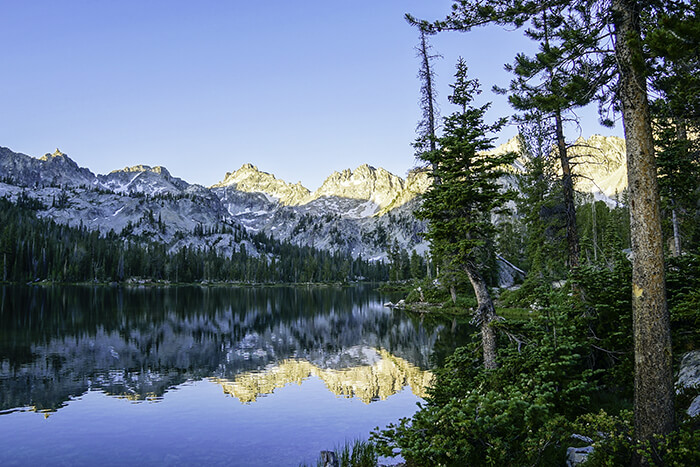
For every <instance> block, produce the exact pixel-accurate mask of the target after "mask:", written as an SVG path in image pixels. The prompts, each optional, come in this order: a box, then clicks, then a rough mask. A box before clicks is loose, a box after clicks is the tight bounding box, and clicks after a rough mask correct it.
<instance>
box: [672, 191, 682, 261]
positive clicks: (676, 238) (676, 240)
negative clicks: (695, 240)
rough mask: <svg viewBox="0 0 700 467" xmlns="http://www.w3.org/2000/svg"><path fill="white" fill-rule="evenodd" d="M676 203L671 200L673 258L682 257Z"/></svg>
mask: <svg viewBox="0 0 700 467" xmlns="http://www.w3.org/2000/svg"><path fill="white" fill-rule="evenodd" d="M675 204H676V203H675V202H674V201H673V200H671V206H673V208H672V209H671V223H672V224H673V253H672V254H673V256H675V257H678V256H680V255H681V229H680V226H679V224H678V215H677V214H676V206H675Z"/></svg>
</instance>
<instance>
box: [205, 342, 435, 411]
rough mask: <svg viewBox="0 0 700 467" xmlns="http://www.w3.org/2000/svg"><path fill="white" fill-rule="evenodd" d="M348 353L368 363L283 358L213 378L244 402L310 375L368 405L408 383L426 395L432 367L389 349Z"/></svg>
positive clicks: (344, 394) (336, 393) (341, 394)
mask: <svg viewBox="0 0 700 467" xmlns="http://www.w3.org/2000/svg"><path fill="white" fill-rule="evenodd" d="M347 353H349V354H354V355H355V358H358V357H359V358H360V359H363V360H365V364H364V365H362V366H353V367H350V368H343V369H340V370H336V369H331V368H328V369H323V368H320V367H318V366H316V365H314V364H313V363H311V362H308V361H306V360H284V361H282V362H280V363H278V364H275V365H269V366H267V367H266V368H264V369H263V370H262V371H259V372H249V373H243V374H241V375H238V376H237V377H236V378H235V379H234V380H227V379H219V378H214V379H213V381H215V382H217V383H218V384H220V385H221V386H222V387H223V390H224V392H225V393H226V394H229V395H231V396H233V397H235V398H236V399H238V400H240V401H241V402H243V403H247V402H254V401H255V400H256V399H257V398H258V396H261V395H265V394H271V393H272V392H273V391H274V390H275V389H278V388H281V387H284V386H286V385H287V384H289V383H297V384H301V382H302V381H303V380H305V379H307V378H309V377H310V376H317V377H318V378H319V379H321V380H322V381H323V382H324V384H325V385H326V387H327V388H328V390H329V391H331V392H332V393H333V394H335V395H336V396H343V397H357V398H358V399H360V400H361V401H362V402H364V403H366V404H369V403H370V402H373V401H377V400H384V399H386V398H387V397H389V396H391V395H394V394H396V393H397V392H399V391H401V390H402V389H403V388H404V387H405V386H407V385H408V386H410V388H411V390H412V391H413V394H415V395H416V396H418V397H425V395H426V387H427V386H428V384H430V381H431V379H432V373H431V372H430V371H429V370H421V369H420V368H418V367H417V366H415V365H412V364H411V363H409V362H407V361H406V360H404V359H402V358H401V357H396V356H394V355H392V354H390V353H389V352H387V351H386V350H379V351H376V350H375V349H372V348H369V347H361V346H357V347H351V348H350V349H347Z"/></svg>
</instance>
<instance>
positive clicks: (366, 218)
mask: <svg viewBox="0 0 700 467" xmlns="http://www.w3.org/2000/svg"><path fill="white" fill-rule="evenodd" d="M514 148H517V141H516V140H511V141H509V142H508V143H506V144H504V145H502V146H501V147H499V148H496V149H495V150H494V152H495V151H506V150H512V149H514ZM572 151H578V152H577V153H576V154H577V155H578V156H579V159H580V161H579V162H580V164H579V165H578V167H577V170H578V173H580V174H582V175H584V177H581V178H580V181H579V183H578V185H577V188H578V189H579V190H581V191H585V192H591V193H594V194H595V196H596V197H597V198H598V199H606V200H609V199H610V197H612V196H614V194H615V193H617V192H620V191H621V190H623V189H624V188H625V186H626V185H625V184H626V180H627V177H626V164H625V151H624V141H623V140H621V139H620V138H616V137H604V136H598V135H594V136H592V137H591V138H589V139H588V140H584V139H582V138H580V139H579V140H578V141H577V142H576V144H575V145H574V148H573V149H572ZM521 167H522V165H521V164H520V163H517V162H516V164H515V167H514V169H515V170H519V169H520V168H521ZM429 185H430V178H429V175H428V174H427V173H426V172H424V171H421V170H414V171H411V172H410V173H409V174H408V175H407V177H406V178H405V179H404V178H401V177H399V176H396V175H394V174H392V173H390V172H388V171H386V170H384V169H382V168H374V167H372V166H370V165H367V164H364V165H361V166H359V167H357V168H356V169H354V170H350V169H345V170H342V171H340V172H333V173H332V174H331V175H330V176H328V178H326V180H325V181H324V182H323V184H322V185H321V186H320V187H319V188H318V189H317V190H315V191H313V192H312V191H310V190H309V189H307V188H306V187H304V186H302V185H301V184H300V183H297V184H290V183H287V182H285V181H283V180H280V179H278V178H276V177H275V176H274V175H272V174H270V173H266V172H263V171H260V170H259V169H258V168H257V167H256V166H254V165H252V164H243V165H242V166H241V167H240V168H239V169H238V170H236V171H234V172H227V173H226V174H225V175H224V177H223V179H222V180H221V182H219V183H217V184H215V185H213V186H211V187H204V186H201V185H197V184H191V183H189V182H187V181H185V180H183V179H181V178H177V177H175V176H173V175H171V174H170V172H169V171H168V170H167V169H166V168H165V167H160V166H156V167H150V166H146V165H137V166H134V167H125V168H123V169H118V170H114V171H112V172H110V173H108V174H104V175H95V174H93V173H92V172H91V171H90V170H89V169H87V168H83V167H79V166H78V165H77V164H76V163H75V162H74V161H73V160H72V159H70V157H68V156H67V155H66V154H64V153H62V152H61V151H59V150H58V149H57V150H56V151H55V152H53V153H51V154H46V155H44V156H42V157H39V158H35V157H31V156H28V155H25V154H21V153H16V152H13V151H12V150H10V149H8V148H4V147H0V196H5V197H7V198H9V199H12V200H17V199H19V198H20V197H21V196H29V197H31V198H34V199H36V200H38V201H39V202H40V203H41V204H42V205H43V209H40V210H39V211H38V213H39V214H38V215H40V216H42V217H47V218H51V219H53V220H55V221H56V222H59V223H63V224H69V225H72V226H84V227H87V228H88V229H92V230H99V231H100V232H103V233H106V232H109V231H110V230H113V231H114V232H116V233H121V234H123V235H124V236H134V237H135V238H138V237H139V236H142V237H147V238H149V239H152V240H157V241H161V242H164V243H166V244H168V245H169V248H170V250H171V251H176V250H178V249H180V248H182V247H184V246H188V247H195V248H214V249H216V250H217V251H219V252H220V253H223V254H227V253H231V252H234V251H239V250H240V249H241V248H242V247H245V248H246V251H247V252H249V253H251V254H253V255H256V254H258V253H259V252H258V251H257V249H256V245H255V242H253V241H251V235H255V234H260V233H264V234H265V235H267V236H271V237H274V238H276V239H278V240H281V241H288V242H291V243H294V244H297V245H310V246H314V247H316V248H319V249H325V250H330V251H333V252H342V253H348V254H351V255H352V256H354V257H358V256H362V258H365V259H382V258H385V257H386V254H387V250H388V249H389V248H390V247H391V246H392V245H393V244H394V243H396V244H397V245H398V246H399V247H400V248H402V249H406V250H408V251H412V250H415V251H416V252H417V253H418V254H424V253H425V252H426V251H427V249H428V245H427V243H426V242H425V241H424V240H423V239H422V238H421V236H420V233H421V232H422V231H423V230H424V228H425V225H424V223H423V222H421V221H419V220H417V219H416V218H415V217H414V215H413V211H414V209H415V208H416V207H417V206H418V203H419V202H420V201H419V199H420V198H419V195H420V194H421V193H423V192H425V190H426V189H427V188H428V186H429ZM241 232H245V233H246V235H241Z"/></svg>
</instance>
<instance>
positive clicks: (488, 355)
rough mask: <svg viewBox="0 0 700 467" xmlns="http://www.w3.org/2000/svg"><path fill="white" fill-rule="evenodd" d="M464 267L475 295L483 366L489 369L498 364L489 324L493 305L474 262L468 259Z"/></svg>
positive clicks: (491, 329) (494, 335)
mask: <svg viewBox="0 0 700 467" xmlns="http://www.w3.org/2000/svg"><path fill="white" fill-rule="evenodd" d="M465 269H466V271H467V276H468V277H469V282H471V284H472V287H473V288H474V294H475V295H476V303H477V310H476V316H475V318H476V319H475V320H476V322H477V323H479V326H480V327H481V344H482V347H483V349H484V368H486V369H487V370H491V369H494V368H496V367H497V366H498V364H497V363H496V331H495V330H494V329H493V328H492V327H491V326H490V324H491V322H492V321H494V320H495V319H496V310H495V309H494V307H493V300H491V294H490V293H489V289H488V287H486V281H485V280H484V278H483V277H482V276H481V273H479V270H478V269H477V267H476V265H475V264H474V262H473V261H471V260H468V261H467V264H466V268H465Z"/></svg>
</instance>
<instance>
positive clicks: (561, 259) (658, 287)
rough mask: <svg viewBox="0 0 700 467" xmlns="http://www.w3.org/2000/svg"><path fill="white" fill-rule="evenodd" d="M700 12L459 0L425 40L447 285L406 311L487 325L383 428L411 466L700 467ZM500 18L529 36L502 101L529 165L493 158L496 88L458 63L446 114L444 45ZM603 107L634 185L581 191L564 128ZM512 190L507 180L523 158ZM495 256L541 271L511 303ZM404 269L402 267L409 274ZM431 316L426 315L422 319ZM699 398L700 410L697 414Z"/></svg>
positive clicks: (416, 297)
mask: <svg viewBox="0 0 700 467" xmlns="http://www.w3.org/2000/svg"><path fill="white" fill-rule="evenodd" d="M699 9H700V5H699V4H698V2H682V1H679V2H675V1H659V2H638V1H625V0H612V1H610V2H598V1H575V2H562V1H556V0H554V1H546V2H531V1H509V0H503V1H501V0H497V1H491V2H481V1H475V0H461V1H455V2H453V5H452V10H451V12H450V13H449V14H448V15H447V16H446V18H445V19H444V20H440V21H434V22H431V21H426V20H421V19H418V18H414V17H412V16H410V15H407V17H406V19H407V21H408V22H409V23H410V24H411V25H413V26H415V27H416V31H417V32H418V35H419V45H418V47H417V51H418V59H419V61H420V68H419V78H420V80H421V85H422V87H421V92H422V99H421V102H420V104H421V109H422V110H423V120H422V121H421V122H420V124H419V137H418V139H417V140H416V143H415V147H416V155H417V157H418V158H419V160H421V161H422V162H423V164H424V167H425V170H428V171H429V172H430V173H431V175H432V178H433V184H432V186H431V188H430V189H429V191H428V192H427V193H426V194H425V195H424V197H423V204H422V207H421V208H420V209H419V211H418V212H417V215H418V216H419V217H421V218H423V219H426V220H427V221H428V232H427V234H426V235H427V238H428V239H429V240H430V244H431V251H432V260H433V261H434V262H435V264H436V269H437V270H439V272H440V273H439V276H438V277H439V278H440V281H441V286H440V287H434V286H432V283H431V282H430V281H423V282H420V283H419V284H418V285H420V289H419V288H418V287H415V290H414V291H412V292H411V293H410V294H409V295H408V297H407V300H406V301H407V302H408V304H409V305H408V307H409V308H413V309H415V310H420V312H422V313H425V312H438V311H437V310H441V311H440V312H443V313H453V314H454V315H455V316H459V317H462V318H463V319H468V320H470V322H471V323H472V324H473V325H474V329H475V334H474V340H473V343H472V344H471V345H468V346H466V347H462V348H460V349H458V350H457V351H456V352H455V353H454V354H453V355H452V356H451V357H450V358H449V359H448V360H447V363H446V364H445V365H444V366H443V367H441V368H440V369H439V370H438V371H437V373H436V378H435V380H434V382H433V385H432V388H431V390H430V395H429V397H428V398H427V400H426V402H425V404H423V405H422V406H421V408H420V409H419V410H418V412H417V413H416V414H415V415H414V416H413V417H411V418H406V419H402V420H400V421H399V422H398V423H396V424H392V425H390V426H389V427H387V428H384V429H380V428H378V429H376V430H375V431H374V432H373V434H372V441H373V442H374V443H375V447H376V449H377V450H378V452H379V453H381V454H382V455H389V456H391V455H394V454H396V453H398V452H400V453H401V455H402V456H403V457H404V459H405V460H406V465H578V464H582V465H679V466H680V465H698V464H700V434H699V431H698V427H699V426H698V421H699V420H698V411H697V410H692V409H689V407H690V406H691V404H693V405H697V397H698V387H697V383H695V386H691V387H684V386H675V379H676V376H677V375H678V370H679V365H680V362H681V359H683V357H684V356H690V357H688V358H691V359H692V358H696V357H692V356H693V355H695V356H696V355H697V353H694V352H692V351H695V350H696V349H697V343H698V324H699V323H698V315H699V313H698V309H699V307H700V255H699V253H700V250H699V247H700V236H699V234H700V231H699V230H698V226H700V144H699V143H700V141H698V134H699V130H700V86H699V83H700V82H699V81H698V79H699V78H698V76H699V75H698V70H699V67H698V65H699V64H700V53H699V51H700V22H698V20H697V15H698V12H699V11H698V10H699ZM484 25H491V26H500V27H502V28H503V30H504V33H505V30H511V31H512V30H515V29H519V28H522V29H524V35H525V37H526V38H527V39H529V40H532V41H535V42H536V43H537V46H538V52H537V53H535V54H533V55H532V56H527V55H526V54H523V53H521V54H518V55H517V56H516V57H515V58H514V61H513V63H512V64H509V65H507V66H506V69H507V70H508V71H510V72H511V73H512V81H511V84H510V86H509V87H508V88H506V89H500V88H496V91H497V92H501V93H503V94H506V95H507V96H508V98H509V101H510V103H511V105H512V107H513V109H514V111H515V112H514V113H515V115H513V116H508V119H509V120H510V121H511V122H517V123H518V125H519V128H520V146H521V148H520V154H493V153H489V152H488V150H490V149H492V148H493V141H494V140H495V135H496V134H497V133H498V131H499V130H500V129H501V128H502V127H503V125H504V124H505V123H506V117H505V116H504V118H502V119H500V120H498V121H496V122H493V123H488V122H486V121H485V114H486V111H487V109H488V108H489V104H482V105H478V104H477V101H478V96H479V94H480V93H481V87H480V83H479V81H478V80H477V79H475V78H473V77H471V76H470V75H469V73H468V63H466V62H465V61H464V60H463V59H460V60H459V62H458V63H457V65H456V71H455V75H454V80H453V84H452V85H451V89H452V93H451V95H450V96H448V100H449V103H450V104H451V109H452V110H451V111H452V113H450V114H449V115H448V116H446V117H443V118H442V119H440V118H439V116H438V115H437V112H436V109H437V108H438V106H437V105H436V97H435V93H434V82H435V79H436V77H435V74H434V71H433V63H434V60H436V59H437V58H438V57H439V53H436V52H435V51H433V50H432V48H431V46H430V43H429V39H430V37H431V36H432V35H435V34H445V33H447V32H449V31H459V32H464V33H466V34H467V35H468V34H469V31H470V30H472V29H474V28H476V27H479V26H484ZM588 105H597V106H598V108H599V109H600V118H601V122H602V123H603V124H605V125H609V126H612V125H613V124H614V123H615V121H614V120H615V119H618V120H619V123H621V124H622V125H623V128H624V131H625V143H626V148H627V177H628V188H627V189H626V190H625V192H624V193H621V194H620V196H619V197H618V198H617V199H615V200H607V202H604V201H600V200H599V201H596V200H595V199H591V198H590V197H588V198H587V197H586V196H584V195H582V194H581V193H577V192H576V190H575V183H576V177H577V170H576V168H577V160H576V156H574V151H572V149H573V147H574V144H573V143H570V141H571V140H570V139H567V131H571V128H572V127H573V128H575V127H576V125H577V124H578V120H577V113H576V110H577V109H579V108H582V107H584V106H588ZM518 157H520V159H519V160H520V161H523V163H524V166H525V170H524V171H523V172H522V173H519V174H517V175H516V176H515V178H516V179H517V182H516V184H515V186H508V185H507V184H502V183H499V181H500V180H503V178H504V177H507V176H508V174H509V173H510V172H511V171H509V167H511V166H512V164H513V162H514V161H515V160H516V158H518ZM496 254H500V255H501V257H506V258H508V259H509V261H511V262H512V263H514V264H515V265H517V266H518V267H519V268H521V269H522V270H524V271H525V272H526V274H525V277H524V279H523V281H522V283H521V284H520V286H519V287H513V288H511V289H508V290H496V289H494V288H493V287H492V286H493V284H494V281H495V279H496V276H495V274H494V264H495V257H496ZM394 269H396V267H395V268H394ZM426 310H427V311H426ZM693 401H695V402H693Z"/></svg>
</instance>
